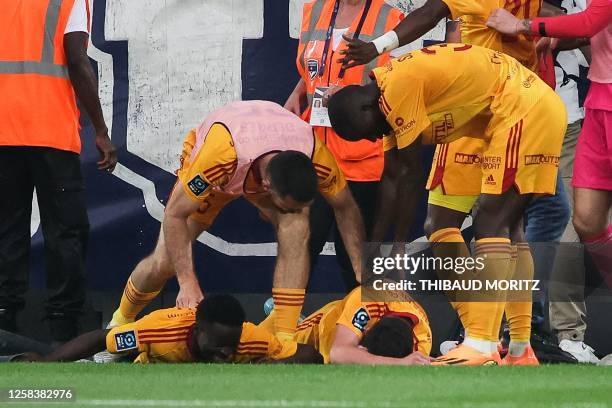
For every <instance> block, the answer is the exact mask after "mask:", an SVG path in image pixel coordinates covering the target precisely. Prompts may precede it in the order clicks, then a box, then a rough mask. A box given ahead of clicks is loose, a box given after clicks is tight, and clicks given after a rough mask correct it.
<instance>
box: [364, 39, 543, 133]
mask: <svg viewBox="0 0 612 408" xmlns="http://www.w3.org/2000/svg"><path fill="white" fill-rule="evenodd" d="M373 73H374V76H375V77H376V81H377V83H378V85H379V88H380V90H381V100H382V101H383V102H382V106H381V109H382V110H383V111H384V113H385V114H386V116H387V120H391V121H392V123H393V124H395V125H396V126H395V127H394V130H395V133H396V134H397V135H401V134H403V133H414V132H415V131H416V130H417V129H416V127H418V126H419V124H418V123H417V124H416V127H415V123H416V122H419V121H421V122H422V116H423V115H424V114H426V115H427V117H428V121H429V122H431V123H432V125H431V126H428V127H426V128H423V129H421V130H422V132H423V143H428V144H430V143H448V142H451V141H453V140H456V139H458V138H460V137H463V136H472V135H485V134H486V130H487V129H488V125H489V121H490V120H491V118H493V117H495V116H496V120H500V119H505V118H508V117H515V116H518V118H521V117H522V116H521V115H524V114H525V113H526V112H527V111H528V110H529V109H530V108H531V106H533V104H535V103H536V102H537V101H538V100H539V98H540V96H541V94H542V92H543V91H542V89H541V86H540V85H544V84H543V83H542V84H540V83H539V82H538V81H540V80H539V79H538V78H537V77H536V76H535V74H533V73H532V72H531V71H529V70H527V69H525V68H524V67H522V66H521V65H520V63H518V61H517V60H515V59H514V58H511V57H509V56H507V55H505V54H503V53H501V52H498V51H493V50H490V49H487V48H483V47H479V46H474V45H468V44H440V45H436V46H432V47H426V48H423V49H421V50H416V51H413V52H410V53H408V54H405V55H403V56H401V57H399V58H397V59H395V60H392V61H390V62H389V63H388V64H387V66H385V67H382V68H377V69H375V70H373ZM540 82H541V81H540ZM385 104H386V105H387V106H388V107H389V108H388V109H387V111H385V108H384V105H385ZM511 119H512V118H511ZM390 123H391V122H390ZM484 137H486V135H485V136H483V138H484Z"/></svg>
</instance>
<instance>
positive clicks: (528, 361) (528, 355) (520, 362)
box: [501, 346, 540, 366]
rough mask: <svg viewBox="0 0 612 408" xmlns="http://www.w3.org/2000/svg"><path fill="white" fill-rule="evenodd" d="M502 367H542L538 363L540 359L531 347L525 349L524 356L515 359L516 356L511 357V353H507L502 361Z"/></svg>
mask: <svg viewBox="0 0 612 408" xmlns="http://www.w3.org/2000/svg"><path fill="white" fill-rule="evenodd" d="M501 365H508V366H537V365H540V362H539V361H538V358H537V357H536V355H535V352H534V351H533V348H531V346H528V347H527V348H526V349H525V352H524V353H523V355H521V356H518V357H514V356H511V355H510V353H507V354H506V356H505V357H504V358H503V359H502V361H501Z"/></svg>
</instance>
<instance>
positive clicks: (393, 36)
mask: <svg viewBox="0 0 612 408" xmlns="http://www.w3.org/2000/svg"><path fill="white" fill-rule="evenodd" d="M372 43H373V44H374V46H375V47H376V51H378V55H380V54H382V53H383V52H389V51H393V50H394V49H396V48H397V47H399V37H398V36H397V33H396V32H395V31H393V30H391V31H387V32H386V33H384V34H383V35H381V36H380V37H378V38H377V39H375V40H374V41H372Z"/></svg>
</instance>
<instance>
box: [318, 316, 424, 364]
mask: <svg viewBox="0 0 612 408" xmlns="http://www.w3.org/2000/svg"><path fill="white" fill-rule="evenodd" d="M329 358H330V362H331V363H332V364H371V365H429V363H430V358H429V357H427V356H425V355H423V354H422V353H420V352H418V351H416V352H414V353H411V354H409V355H408V356H406V357H404V358H393V357H383V356H377V355H374V354H370V353H369V352H368V351H367V350H366V349H365V348H363V347H360V346H359V337H358V336H357V335H356V334H355V333H353V332H352V331H351V330H350V329H348V328H346V327H344V326H343V325H341V324H338V325H336V336H335V337H334V343H333V344H332V348H331V351H330V354H329Z"/></svg>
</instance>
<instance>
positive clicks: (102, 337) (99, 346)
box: [11, 329, 109, 363]
mask: <svg viewBox="0 0 612 408" xmlns="http://www.w3.org/2000/svg"><path fill="white" fill-rule="evenodd" d="M108 332H109V330H106V329H99V330H93V331H90V332H87V333H84V334H81V335H80V336H79V337H75V338H74V339H72V340H70V341H69V342H67V343H64V344H62V345H61V346H59V347H58V348H57V349H55V350H53V351H52V352H51V353H49V354H47V355H45V356H41V355H40V354H37V353H24V354H22V355H20V356H16V357H15V358H14V359H13V360H11V361H14V362H20V361H38V362H45V363H52V362H68V361H77V360H80V359H83V358H89V357H90V356H92V355H94V354H95V353H98V352H100V351H103V350H105V349H106V335H107V334H108Z"/></svg>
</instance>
